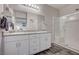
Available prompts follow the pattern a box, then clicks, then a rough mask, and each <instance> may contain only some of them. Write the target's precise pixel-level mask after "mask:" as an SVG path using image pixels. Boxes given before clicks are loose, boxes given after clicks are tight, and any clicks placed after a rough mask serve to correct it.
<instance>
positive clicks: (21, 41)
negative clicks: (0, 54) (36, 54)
mask: <svg viewBox="0 0 79 59" xmlns="http://www.w3.org/2000/svg"><path fill="white" fill-rule="evenodd" d="M4 42H5V46H4V50H5V51H4V54H10V55H11V54H12V55H16V54H19V55H25V54H29V51H28V50H29V46H28V44H29V40H28V36H27V35H19V36H8V37H5V41H4Z"/></svg>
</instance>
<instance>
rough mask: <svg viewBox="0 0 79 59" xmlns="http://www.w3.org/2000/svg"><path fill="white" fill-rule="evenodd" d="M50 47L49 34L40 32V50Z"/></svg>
mask: <svg viewBox="0 0 79 59" xmlns="http://www.w3.org/2000/svg"><path fill="white" fill-rule="evenodd" d="M50 47H51V35H50V34H40V51H43V50H45V49H48V48H50Z"/></svg>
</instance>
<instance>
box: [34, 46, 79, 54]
mask: <svg viewBox="0 0 79 59" xmlns="http://www.w3.org/2000/svg"><path fill="white" fill-rule="evenodd" d="M35 55H79V53H76V52H74V51H71V50H69V49H66V48H64V47H62V46H59V45H56V44H52V47H51V48H49V49H47V50H45V51H42V52H40V53H37V54H35Z"/></svg>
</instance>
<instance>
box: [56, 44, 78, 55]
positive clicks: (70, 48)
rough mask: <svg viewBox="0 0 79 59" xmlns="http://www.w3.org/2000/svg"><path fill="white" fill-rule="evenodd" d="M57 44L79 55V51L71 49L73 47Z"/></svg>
mask: <svg viewBox="0 0 79 59" xmlns="http://www.w3.org/2000/svg"><path fill="white" fill-rule="evenodd" d="M55 44H57V45H60V46H62V47H64V48H67V49H70V50H72V51H74V52H77V53H79V50H76V49H74V48H71V47H68V46H66V45H63V44H59V43H55Z"/></svg>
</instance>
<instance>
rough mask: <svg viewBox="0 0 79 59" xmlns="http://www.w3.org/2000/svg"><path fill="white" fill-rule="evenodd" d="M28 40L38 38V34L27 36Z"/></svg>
mask: <svg viewBox="0 0 79 59" xmlns="http://www.w3.org/2000/svg"><path fill="white" fill-rule="evenodd" d="M29 38H30V39H35V38H39V34H35V35H34V34H33V35H30V36H29Z"/></svg>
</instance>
